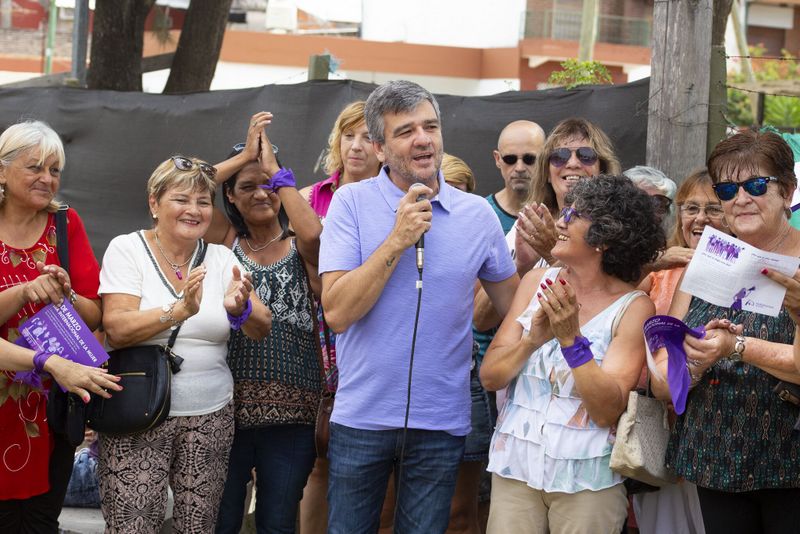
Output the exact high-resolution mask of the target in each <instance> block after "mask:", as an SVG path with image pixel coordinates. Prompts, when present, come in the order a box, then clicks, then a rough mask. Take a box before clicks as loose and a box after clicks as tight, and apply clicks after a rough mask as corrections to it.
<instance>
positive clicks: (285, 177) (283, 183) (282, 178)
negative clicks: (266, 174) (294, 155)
mask: <svg viewBox="0 0 800 534" xmlns="http://www.w3.org/2000/svg"><path fill="white" fill-rule="evenodd" d="M259 187H261V188H262V189H267V190H269V191H277V190H278V189H280V188H281V187H297V182H296V181H295V179H294V173H293V172H292V169H281V170H279V171H278V172H276V173H275V174H274V175H273V176H272V178H271V179H270V181H269V183H266V184H264V185H260V186H259Z"/></svg>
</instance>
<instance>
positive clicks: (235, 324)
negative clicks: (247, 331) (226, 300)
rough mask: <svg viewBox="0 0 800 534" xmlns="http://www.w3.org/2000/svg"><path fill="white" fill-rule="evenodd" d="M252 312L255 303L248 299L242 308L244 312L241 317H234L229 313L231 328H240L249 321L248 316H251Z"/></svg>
mask: <svg viewBox="0 0 800 534" xmlns="http://www.w3.org/2000/svg"><path fill="white" fill-rule="evenodd" d="M252 312H253V303H252V302H250V300H249V299H248V301H247V304H245V306H244V310H242V314H241V315H240V316H239V317H234V316H233V315H231V314H230V313H228V321H229V322H230V323H231V328H232V329H233V330H239V329H240V328H241V327H242V325H243V324H244V323H246V322H247V318H248V317H250V314H251V313H252Z"/></svg>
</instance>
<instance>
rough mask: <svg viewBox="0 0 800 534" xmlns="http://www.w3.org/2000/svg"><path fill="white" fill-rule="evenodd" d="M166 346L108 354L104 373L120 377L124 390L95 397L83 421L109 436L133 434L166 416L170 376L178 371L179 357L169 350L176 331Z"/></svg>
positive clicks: (132, 348)
mask: <svg viewBox="0 0 800 534" xmlns="http://www.w3.org/2000/svg"><path fill="white" fill-rule="evenodd" d="M179 329H180V328H176V329H175V330H174V331H173V332H172V335H171V336H170V338H169V343H168V344H167V345H166V346H161V345H142V346H139V347H128V348H124V349H117V350H112V351H111V352H109V353H108V355H109V356H110V358H109V359H108V372H109V373H110V374H112V375H116V376H120V377H122V384H124V389H123V390H122V391H115V392H113V393H112V395H111V398H110V399H104V398H103V397H99V396H95V397H93V398H92V402H91V403H90V406H89V409H88V413H87V417H86V424H87V425H88V426H89V428H91V429H93V430H96V431H98V432H101V433H103V434H109V435H112V436H123V435H126V434H135V433H137V432H144V431H145V430H150V429H151V428H155V427H157V426H158V425H160V424H161V423H163V422H164V420H165V419H166V418H167V415H168V414H169V408H170V402H171V395H170V393H171V389H172V388H171V384H172V375H173V374H174V373H177V372H178V371H180V367H181V363H182V362H183V358H181V357H180V356H178V355H177V354H174V353H173V352H172V346H173V345H174V344H175V339H176V338H177V334H178V330H179Z"/></svg>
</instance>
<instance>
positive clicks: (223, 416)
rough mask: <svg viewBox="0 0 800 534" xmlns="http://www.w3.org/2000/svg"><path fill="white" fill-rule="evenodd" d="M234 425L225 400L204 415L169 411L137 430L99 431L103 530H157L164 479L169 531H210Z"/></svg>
mask: <svg viewBox="0 0 800 534" xmlns="http://www.w3.org/2000/svg"><path fill="white" fill-rule="evenodd" d="M233 430H234V425H233V404H228V405H227V406H225V407H224V408H222V409H221V410H218V411H216V412H213V413H210V414H206V415H196V416H187V417H168V418H167V420H166V421H164V423H163V424H162V425H161V426H159V427H157V428H154V429H152V430H149V431H147V432H142V433H140V434H133V435H130V436H118V437H115V436H105V435H102V434H101V435H100V458H99V463H98V471H97V473H98V477H99V479H100V496H101V499H102V510H103V517H104V518H105V521H106V532H107V533H114V534H116V533H128V532H130V533H136V534H148V533H154V534H155V533H157V532H158V531H159V530H160V529H161V526H162V523H163V522H164V513H165V511H166V507H167V485H168V484H169V486H170V487H171V488H172V491H173V494H174V498H175V506H174V508H173V511H172V522H173V532H180V533H208V532H213V531H214V525H215V523H216V521H217V511H218V510H219V503H220V500H221V498H222V490H223V488H224V486H225V477H226V476H227V472H228V455H229V454H230V450H231V444H232V443H233Z"/></svg>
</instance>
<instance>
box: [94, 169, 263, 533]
mask: <svg viewBox="0 0 800 534" xmlns="http://www.w3.org/2000/svg"><path fill="white" fill-rule="evenodd" d="M215 172H216V171H215V169H214V167H212V166H211V165H209V164H208V163H206V162H205V161H202V160H200V159H197V158H190V157H185V156H181V155H175V156H172V157H171V158H169V159H167V160H165V161H164V162H162V163H161V164H160V165H159V166H158V167H157V168H156V169H155V171H153V174H152V175H151V176H150V179H149V180H148V182H147V193H148V204H149V208H150V215H151V217H152V219H153V227H152V228H150V229H147V230H139V231H136V232H132V233H130V234H125V235H120V236H117V237H115V238H114V239H113V240H112V241H111V243H110V244H109V245H108V249H107V250H106V253H105V256H104V257H103V267H102V269H101V271H100V290H99V292H100V294H101V296H102V299H103V326H104V327H105V331H106V339H107V342H108V344H109V345H110V346H111V347H112V348H123V347H133V346H137V345H162V346H163V345H166V344H167V341H168V339H169V338H170V336H171V334H172V332H173V331H174V330H175V329H177V328H180V330H179V331H178V334H177V338H176V340H175V344H174V347H173V351H174V352H175V353H176V354H177V355H179V356H181V357H182V358H183V363H182V365H181V366H180V372H179V373H174V374H173V375H172V378H171V382H170V394H171V404H170V408H169V415H168V417H167V418H166V420H165V421H164V422H163V423H161V424H160V425H159V426H157V427H155V428H152V429H150V430H147V431H144V432H140V433H136V434H128V435H123V436H111V435H106V434H100V456H99V464H98V471H97V474H98V477H99V480H100V496H101V508H102V511H103V517H104V518H105V520H106V529H107V531H108V532H120V533H124V532H130V533H136V534H144V533H147V534H151V533H152V534H155V533H157V532H159V531H160V530H161V528H162V523H163V521H164V513H165V511H166V506H167V486H168V485H169V486H170V487H171V488H172V492H173V494H174V499H175V503H174V506H173V510H172V523H173V530H174V531H175V532H212V531H213V530H214V525H215V523H216V519H217V510H218V509H219V502H220V499H221V498H222V488H223V485H224V482H225V476H226V472H227V469H228V455H229V452H230V448H231V443H232V441H233V403H232V402H231V400H232V397H233V379H232V377H231V372H230V370H229V369H228V366H227V365H226V362H225V358H226V356H227V352H228V351H227V342H228V338H229V336H230V334H231V331H232V330H233V331H240V332H244V334H246V335H247V336H249V337H252V338H254V339H260V338H263V337H264V336H266V335H267V334H268V333H269V328H270V321H271V319H270V313H269V310H268V309H267V308H266V307H265V306H264V305H263V304H262V303H261V301H260V300H259V299H258V297H257V296H256V295H255V292H254V291H253V285H252V282H251V280H250V277H249V275H248V274H247V273H246V271H245V268H244V267H243V266H242V264H241V263H240V262H239V261H238V260H237V259H236V257H235V256H234V255H233V253H231V251H230V250H229V249H227V248H226V247H223V246H221V245H214V244H209V245H207V246H206V244H205V243H204V241H203V235H204V234H205V233H206V230H207V229H208V227H209V225H210V224H211V217H212V213H213V205H214V194H215V191H216V184H215V183H214V175H215ZM204 251H205V253H204ZM122 383H123V386H124V384H125V382H124V379H123V382H122Z"/></svg>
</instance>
